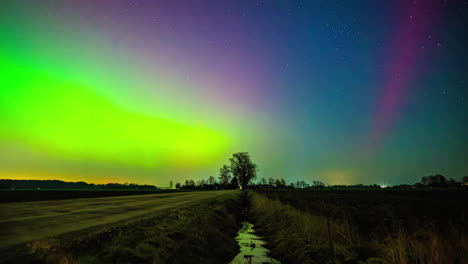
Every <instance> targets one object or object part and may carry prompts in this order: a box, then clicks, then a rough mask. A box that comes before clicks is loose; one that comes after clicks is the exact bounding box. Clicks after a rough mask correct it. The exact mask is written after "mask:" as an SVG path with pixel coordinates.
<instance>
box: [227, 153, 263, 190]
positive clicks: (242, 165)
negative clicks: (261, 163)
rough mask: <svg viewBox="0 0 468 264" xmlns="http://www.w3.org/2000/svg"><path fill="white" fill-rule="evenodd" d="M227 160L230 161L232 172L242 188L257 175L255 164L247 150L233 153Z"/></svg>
mask: <svg viewBox="0 0 468 264" xmlns="http://www.w3.org/2000/svg"><path fill="white" fill-rule="evenodd" d="M229 160H230V161H231V170H232V174H233V175H234V176H236V177H237V178H238V179H239V182H240V185H241V187H242V189H243V190H245V189H246V188H247V186H248V185H249V184H250V182H251V181H252V180H255V178H256V177H257V170H258V169H257V164H255V163H253V162H252V161H251V160H250V156H249V153H247V152H239V153H235V154H233V155H232V158H230V159H229Z"/></svg>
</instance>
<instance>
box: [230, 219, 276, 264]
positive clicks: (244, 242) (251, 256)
mask: <svg viewBox="0 0 468 264" xmlns="http://www.w3.org/2000/svg"><path fill="white" fill-rule="evenodd" d="M254 232H255V231H254V229H253V225H252V224H251V223H248V222H244V223H242V227H241V229H239V232H237V237H236V241H237V243H238V244H239V246H240V252H239V254H237V256H236V257H235V258H234V259H233V260H232V261H231V262H230V263H231V264H241V263H252V264H267V263H271V264H280V263H281V262H279V261H278V260H276V259H274V258H271V257H269V256H268V253H269V250H268V249H266V248H264V247H263V245H264V244H265V241H263V240H262V238H261V237H259V236H257V235H255V234H254Z"/></svg>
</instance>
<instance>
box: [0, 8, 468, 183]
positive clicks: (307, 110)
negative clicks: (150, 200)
mask: <svg viewBox="0 0 468 264" xmlns="http://www.w3.org/2000/svg"><path fill="white" fill-rule="evenodd" d="M466 9H468V6H466V5H465V4H463V3H444V2H442V1H435V0H434V1H427V2H426V1H424V2H421V1H417V2H416V3H414V2H413V1H397V2H391V3H380V4H376V3H375V1H370V0H369V1H367V0H366V1H362V3H361V4H360V5H359V6H357V5H355V4H352V3H349V2H347V1H342V2H340V1H338V2H333V3H331V2H329V1H317V2H311V3H309V2H305V3H302V2H295V1H289V2H281V1H259V2H251V1H211V0H208V1H205V2H203V3H194V2H191V1H182V0H180V1H179V0H177V1H162V0H161V1H160V0H158V1H149V0H137V1H126V0H115V1H110V0H109V1H107V0H105V1H91V0H83V1H71V0H65V1H49V0H44V1H28V0H26V1H12V0H7V1H5V2H4V3H2V4H1V5H0V33H1V35H0V36H1V39H0V178H12V179H59V180H69V181H81V180H85V181H88V182H94V183H106V182H135V183H140V184H154V185H157V186H166V185H168V182H169V181H170V180H172V181H174V182H178V181H179V182H182V181H184V180H185V179H194V180H198V179H202V178H203V179H206V178H207V177H209V176H211V175H213V176H216V175H217V173H218V170H219V168H220V167H221V166H222V165H223V164H225V163H227V162H228V158H229V157H230V156H231V155H232V154H233V153H235V152H244V151H245V152H249V153H250V155H251V157H252V159H253V161H254V162H256V163H257V164H258V166H259V168H260V172H259V176H258V177H259V178H262V177H265V178H269V177H273V178H284V179H286V181H287V182H292V181H294V182H295V181H297V180H306V181H312V180H321V181H323V182H326V183H328V184H358V183H364V184H367V183H369V184H370V183H376V184H382V183H383V180H384V179H387V183H388V184H398V183H414V182H416V181H418V180H419V179H420V178H421V177H422V176H425V175H427V174H431V173H442V174H444V175H446V176H447V177H453V178H460V177H462V176H464V175H465V174H467V173H468V165H467V164H468V163H466V162H465V159H464V157H466V156H468V153H467V151H466V149H468V139H467V137H466V136H465V135H466V134H468V128H467V126H468V125H467V124H468V117H467V115H466V113H467V112H468V109H467V105H466V100H467V96H468V95H467V90H468V89H466V85H467V84H468V80H467V79H466V77H465V76H466V74H465V72H464V70H463V69H465V68H468V65H466V64H467V61H468V60H467V59H466V56H468V55H465V53H464V47H465V46H468V40H467V37H465V35H466V34H464V33H463V32H464V31H463V30H464V27H463V23H462V21H463V14H462V13H463V12H462V11H463V10H466Z"/></svg>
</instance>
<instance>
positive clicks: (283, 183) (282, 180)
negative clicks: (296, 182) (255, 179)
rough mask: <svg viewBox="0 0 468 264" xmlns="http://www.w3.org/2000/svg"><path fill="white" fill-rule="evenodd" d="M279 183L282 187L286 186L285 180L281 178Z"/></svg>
mask: <svg viewBox="0 0 468 264" xmlns="http://www.w3.org/2000/svg"><path fill="white" fill-rule="evenodd" d="M280 183H281V187H282V188H284V187H286V181H285V180H284V179H283V178H281V180H280Z"/></svg>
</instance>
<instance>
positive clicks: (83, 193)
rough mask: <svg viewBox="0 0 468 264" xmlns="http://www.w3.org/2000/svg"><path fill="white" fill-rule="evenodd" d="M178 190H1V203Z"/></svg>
mask: <svg viewBox="0 0 468 264" xmlns="http://www.w3.org/2000/svg"><path fill="white" fill-rule="evenodd" d="M176 191H177V190H168V189H154V190H144V189H143V190H141V189H140V190H42V189H41V190H0V203H6V202H32V201H47V200H62V199H76V198H95V197H110V196H123V195H141V194H156V193H169V192H176Z"/></svg>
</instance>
